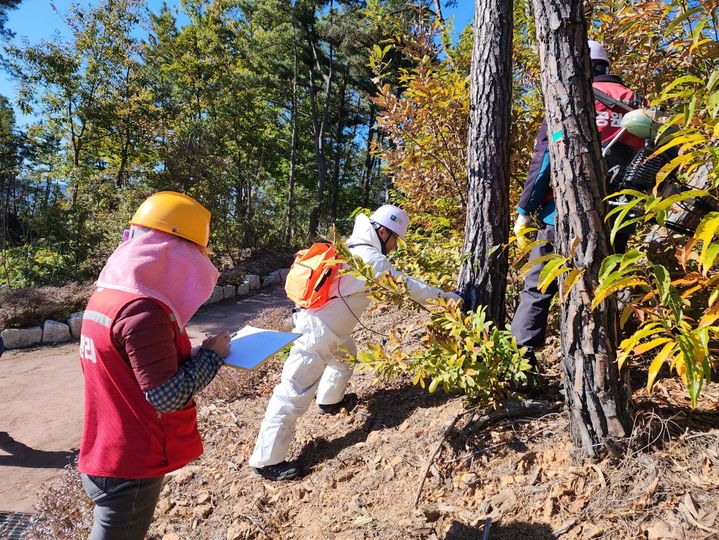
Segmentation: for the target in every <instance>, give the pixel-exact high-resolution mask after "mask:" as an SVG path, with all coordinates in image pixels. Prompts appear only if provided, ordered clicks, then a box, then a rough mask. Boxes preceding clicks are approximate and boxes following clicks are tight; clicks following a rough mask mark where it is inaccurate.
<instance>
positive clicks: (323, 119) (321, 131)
mask: <svg viewBox="0 0 719 540" xmlns="http://www.w3.org/2000/svg"><path fill="white" fill-rule="evenodd" d="M331 10H332V2H330V11H331ZM313 17H314V16H313ZM304 28H305V36H306V38H307V44H308V45H309V48H310V52H311V53H312V62H313V65H311V66H310V70H309V73H310V85H309V86H310V105H311V113H312V127H313V128H314V136H315V137H314V138H315V141H314V142H315V159H316V161H317V190H316V192H315V205H314V207H313V208H312V210H311V211H310V224H309V235H310V236H315V235H316V234H317V229H318V227H319V223H320V212H321V210H322V200H323V198H324V192H325V184H326V183H327V180H326V179H327V163H326V160H325V128H326V127H327V116H328V113H329V106H330V99H331V97H332V82H333V79H334V51H333V50H332V47H331V46H330V49H329V66H328V67H327V74H324V73H323V72H322V64H321V62H320V57H319V53H318V51H317V43H316V41H315V35H314V28H311V27H310V25H309V24H305V25H304ZM315 74H318V75H319V76H320V77H321V78H322V79H324V81H323V82H324V99H323V104H322V111H321V112H320V110H319V109H320V107H319V103H318V101H319V99H318V95H317V89H316V87H315Z"/></svg>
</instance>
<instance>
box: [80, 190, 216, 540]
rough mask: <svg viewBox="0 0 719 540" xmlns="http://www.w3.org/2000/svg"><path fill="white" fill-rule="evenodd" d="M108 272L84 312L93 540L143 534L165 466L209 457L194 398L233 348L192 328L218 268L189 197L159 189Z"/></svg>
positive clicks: (86, 459) (86, 470) (203, 213)
mask: <svg viewBox="0 0 719 540" xmlns="http://www.w3.org/2000/svg"><path fill="white" fill-rule="evenodd" d="M130 224H131V228H130V229H129V231H126V234H125V236H124V237H123V242H122V243H121V244H120V245H119V246H118V247H117V249H116V250H115V252H114V253H113V254H112V255H111V256H110V258H109V259H108V261H107V263H106V264H105V267H104V268H103V269H102V272H101V273H100V277H99V278H98V280H97V283H96V287H97V288H96V289H95V292H94V293H93V295H92V297H91V298H90V301H89V303H88V305H87V308H86V310H85V313H84V317H83V322H82V335H81V338H80V359H81V365H82V371H83V375H84V377H85V417H84V422H83V430H82V431H83V432H82V443H81V446H80V459H79V463H78V469H79V470H80V472H81V473H82V483H83V487H84V488H85V491H86V492H87V494H88V496H89V497H90V498H91V499H92V501H93V502H94V503H95V509H94V523H93V527H92V532H91V534H90V539H91V540H101V539H102V540H115V539H128V540H134V539H137V540H141V539H143V538H144V537H145V535H146V533H147V530H148V529H149V527H150V523H151V522H152V517H153V513H154V510H155V505H156V504H157V501H158V498H159V496H160V489H161V488H162V483H163V477H164V475H165V474H166V473H168V472H170V471H173V470H176V469H179V468H180V467H183V466H184V465H186V464H187V463H188V462H190V461H192V460H193V459H195V458H197V457H198V456H200V455H201V454H202V440H201V439H200V434H199V432H198V431H197V414H196V409H195V403H194V401H193V399H192V398H193V396H194V395H195V394H196V393H197V392H199V391H200V390H201V389H202V388H204V387H205V386H207V384H209V382H210V381H211V380H212V379H213V378H214V376H215V375H216V374H217V372H218V371H219V369H220V366H222V364H223V361H224V358H226V357H227V355H228V353H229V347H230V335H229V332H227V331H224V332H221V333H220V334H218V335H216V336H214V337H212V338H209V339H207V340H205V341H204V342H203V343H202V345H201V346H200V347H199V348H197V350H194V351H193V350H192V348H191V345H190V340H189V338H188V337H187V334H186V332H185V325H186V324H187V322H188V321H189V320H190V318H191V317H192V315H194V313H195V312H196V311H197V309H198V308H199V307H200V306H201V305H202V304H203V303H204V302H205V300H207V299H208V298H209V297H210V295H211V293H212V290H213V288H214V286H215V284H216V282H217V278H218V276H219V273H218V271H217V269H216V268H215V267H214V265H213V264H212V262H211V261H210V259H209V257H208V256H207V242H208V240H209V232H210V212H209V211H208V210H207V209H206V208H204V207H203V206H202V205H201V204H200V203H198V202H197V201H196V200H194V199H193V198H191V197H188V196H186V195H183V194H181V193H174V192H169V191H165V192H160V193H156V194H154V195H152V196H151V197H149V198H148V199H147V200H146V201H145V202H143V203H142V205H141V206H140V207H139V208H138V210H137V212H135V215H134V216H133V218H132V219H131V220H130Z"/></svg>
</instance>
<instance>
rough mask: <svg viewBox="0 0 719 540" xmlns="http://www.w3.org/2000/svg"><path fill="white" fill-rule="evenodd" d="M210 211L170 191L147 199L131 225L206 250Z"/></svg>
mask: <svg viewBox="0 0 719 540" xmlns="http://www.w3.org/2000/svg"><path fill="white" fill-rule="evenodd" d="M210 216H211V214H210V211H209V210H208V209H207V208H205V207H204V206H202V205H201V204H200V203H199V202H197V201H196V200H195V199H193V198H192V197H188V196H187V195H184V194H182V193H176V192H174V191H160V192H158V193H155V194H154V195H151V196H150V197H148V198H147V199H145V202H143V203H142V204H141V205H140V207H139V208H138V209H137V211H136V212H135V215H134V216H132V219H131V220H130V224H131V225H138V226H140V227H148V228H149V229H157V230H158V231H163V232H166V233H170V234H174V235H175V236H179V237H180V238H184V239H186V240H189V241H190V242H194V243H195V244H197V245H199V246H202V247H204V248H206V247H207V242H208V241H209V239H210Z"/></svg>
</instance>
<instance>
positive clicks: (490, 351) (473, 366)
mask: <svg viewBox="0 0 719 540" xmlns="http://www.w3.org/2000/svg"><path fill="white" fill-rule="evenodd" d="M336 247H337V252H338V254H339V256H340V257H341V259H342V260H343V261H344V262H346V263H347V265H348V268H347V269H346V270H345V273H347V274H349V275H353V276H354V277H356V278H358V279H361V280H363V281H365V283H366V285H367V289H368V293H369V295H370V296H371V297H372V298H374V299H375V300H377V301H380V302H390V303H392V304H394V305H396V306H397V307H399V308H407V309H412V310H415V311H426V312H427V313H428V315H429V318H428V320H426V321H425V322H423V323H422V324H421V325H420V326H419V327H414V326H408V327H400V328H396V329H394V330H392V331H391V332H390V333H389V335H388V336H387V338H388V339H387V342H386V343H383V344H379V343H376V344H374V345H373V346H372V347H371V348H370V350H367V351H362V352H360V353H359V354H358V356H357V358H356V361H357V362H358V364H359V366H360V368H361V369H367V370H373V371H374V372H375V373H376V374H377V376H378V377H381V378H391V377H396V376H399V375H401V374H405V373H409V374H412V375H413V376H414V383H415V384H419V385H420V386H421V387H422V388H425V387H427V388H428V390H429V391H430V392H434V391H435V390H436V389H437V388H439V387H440V386H441V387H442V388H443V389H444V390H445V391H447V392H457V393H461V394H464V395H466V396H467V397H469V398H470V399H474V400H478V401H480V402H482V403H489V404H491V403H493V402H495V401H496V400H498V399H499V398H501V397H503V396H504V395H506V393H507V386H508V385H509V384H510V383H511V384H515V385H522V384H525V383H526V382H527V372H528V371H529V370H530V365H529V363H528V362H527V360H526V359H524V357H523V354H524V352H526V351H525V350H524V349H520V348H519V347H518V346H517V341H516V340H515V339H514V338H513V337H512V335H511V333H510V332H509V331H508V330H502V329H499V328H497V327H496V326H495V325H494V324H493V323H492V321H489V320H487V318H486V315H485V311H484V310H483V309H480V310H478V311H477V312H473V313H463V312H462V309H461V306H460V305H458V304H457V303H456V302H454V301H451V300H444V299H439V300H437V301H436V302H435V303H433V304H432V305H431V306H430V307H425V306H423V305H421V304H419V303H418V302H416V301H414V300H412V299H411V297H410V296H409V293H408V291H407V286H406V283H405V282H404V280H402V279H401V278H400V279H395V278H394V277H392V276H391V275H390V274H385V275H382V276H376V275H374V272H373V270H372V268H371V267H369V266H368V265H366V264H365V263H364V262H363V261H362V260H361V259H358V258H356V257H353V256H352V255H351V254H350V253H349V250H348V249H347V247H346V246H344V244H342V243H341V242H336ZM427 381H429V382H427Z"/></svg>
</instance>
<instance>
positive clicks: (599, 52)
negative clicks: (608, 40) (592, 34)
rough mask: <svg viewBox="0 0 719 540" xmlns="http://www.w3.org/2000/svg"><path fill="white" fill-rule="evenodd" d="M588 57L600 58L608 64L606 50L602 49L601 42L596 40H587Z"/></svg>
mask: <svg viewBox="0 0 719 540" xmlns="http://www.w3.org/2000/svg"><path fill="white" fill-rule="evenodd" d="M589 58H590V59H591V60H602V61H604V62H606V63H607V64H609V56H608V55H607V51H606V50H605V49H604V47H603V46H602V44H601V43H599V42H598V41H594V40H593V39H590V40H589Z"/></svg>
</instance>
